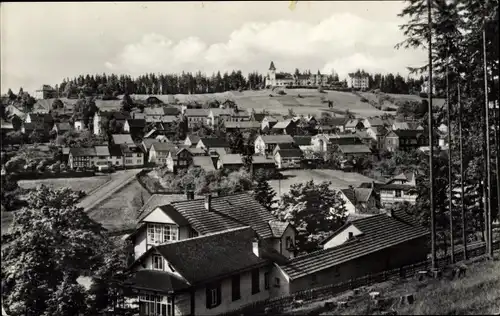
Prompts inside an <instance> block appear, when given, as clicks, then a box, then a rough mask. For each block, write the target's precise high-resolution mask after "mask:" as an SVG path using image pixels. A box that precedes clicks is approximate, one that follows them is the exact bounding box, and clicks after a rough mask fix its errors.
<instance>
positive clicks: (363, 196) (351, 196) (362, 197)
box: [341, 188, 372, 205]
mask: <svg viewBox="0 0 500 316" xmlns="http://www.w3.org/2000/svg"><path fill="white" fill-rule="evenodd" d="M341 191H342V193H344V195H345V196H346V198H347V199H348V200H349V201H350V202H351V203H352V204H353V205H356V204H357V203H356V202H364V203H366V202H367V201H368V199H369V198H370V196H371V194H372V189H371V188H353V189H350V188H348V189H342V190H341Z"/></svg>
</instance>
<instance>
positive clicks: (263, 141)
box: [254, 135, 293, 155]
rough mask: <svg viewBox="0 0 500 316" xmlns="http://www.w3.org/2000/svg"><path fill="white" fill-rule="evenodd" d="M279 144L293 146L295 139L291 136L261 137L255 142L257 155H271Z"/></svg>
mask: <svg viewBox="0 0 500 316" xmlns="http://www.w3.org/2000/svg"><path fill="white" fill-rule="evenodd" d="M278 144H293V138H292V136H290V135H260V136H258V137H257V138H256V139H255V142H254V148H255V153H256V154H260V155H266V154H270V153H272V152H273V150H274V148H275V147H276V145H278Z"/></svg>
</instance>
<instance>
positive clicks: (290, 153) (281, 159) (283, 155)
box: [274, 149, 304, 169]
mask: <svg viewBox="0 0 500 316" xmlns="http://www.w3.org/2000/svg"><path fill="white" fill-rule="evenodd" d="M303 158H304V154H303V153H302V150H300V149H280V150H278V151H276V153H275V154H274V161H275V162H276V166H277V167H278V169H287V168H298V167H300V166H301V163H302V159H303Z"/></svg>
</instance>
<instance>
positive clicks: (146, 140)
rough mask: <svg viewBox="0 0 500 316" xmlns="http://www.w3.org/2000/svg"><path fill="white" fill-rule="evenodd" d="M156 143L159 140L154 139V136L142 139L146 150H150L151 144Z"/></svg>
mask: <svg viewBox="0 0 500 316" xmlns="http://www.w3.org/2000/svg"><path fill="white" fill-rule="evenodd" d="M156 143H159V141H158V140H156V139H154V138H144V139H143V140H142V145H143V146H144V149H146V150H150V149H151V146H153V144H156Z"/></svg>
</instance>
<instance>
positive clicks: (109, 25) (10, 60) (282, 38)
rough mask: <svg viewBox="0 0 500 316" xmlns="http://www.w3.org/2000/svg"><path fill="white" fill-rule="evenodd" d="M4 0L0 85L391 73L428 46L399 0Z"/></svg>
mask: <svg viewBox="0 0 500 316" xmlns="http://www.w3.org/2000/svg"><path fill="white" fill-rule="evenodd" d="M289 4H290V3H289V1H276V2H273V1H265V2H264V1H262V2H258V1H256V2H253V1H240V2H236V1H235V2H216V1H214V2H122V3H120V2H100V3H90V2H86V3H81V2H69V3H47V2H36V3H28V2H21V3H15V2H9V3H2V4H1V6H0V8H1V19H0V23H1V91H2V93H5V92H6V91H7V89H8V88H12V90H13V91H14V93H17V91H18V90H19V87H21V86H22V87H23V88H24V90H25V91H28V92H33V91H34V90H36V89H37V88H39V87H41V85H42V84H51V85H54V84H56V83H60V82H61V81H62V79H63V78H66V77H70V78H73V77H76V76H78V75H80V74H88V73H89V74H95V73H100V74H102V73H108V74H109V73H116V74H129V75H132V76H134V77H135V76H138V75H141V74H145V73H180V72H182V71H186V72H188V71H191V72H195V71H198V70H199V71H202V72H204V73H207V74H209V75H210V74H212V72H214V71H217V70H220V71H221V72H223V71H226V70H227V71H231V70H233V69H240V70H241V71H242V72H243V74H248V73H249V72H251V71H258V72H260V73H265V74H266V73H267V71H268V68H269V64H270V61H271V60H272V61H274V64H275V66H276V68H277V70H278V71H286V72H293V71H294V70H295V68H298V69H300V70H310V71H311V72H317V71H318V70H319V71H321V72H322V73H327V74H330V73H331V72H332V70H334V71H335V72H337V73H338V74H339V76H340V77H341V79H342V78H345V77H346V76H347V74H348V73H349V72H353V71H356V70H357V69H360V68H361V69H365V70H367V71H370V72H381V73H387V72H392V73H397V72H399V73H400V74H402V75H404V76H406V74H407V70H406V67H408V66H420V65H423V64H424V63H425V52H424V51H415V50H404V49H400V50H396V49H395V48H394V46H395V45H396V44H397V43H398V42H400V41H402V40H403V39H404V37H403V34H402V31H401V30H399V25H400V24H402V23H404V20H402V18H399V17H398V16H397V14H398V13H400V12H401V10H402V8H403V6H404V3H403V2H399V1H366V2H365V1H346V2H342V1H331V2H330V1H321V2H319V1H318V2H314V1H299V2H298V3H297V5H296V7H295V9H293V10H292V9H290V8H289Z"/></svg>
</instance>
